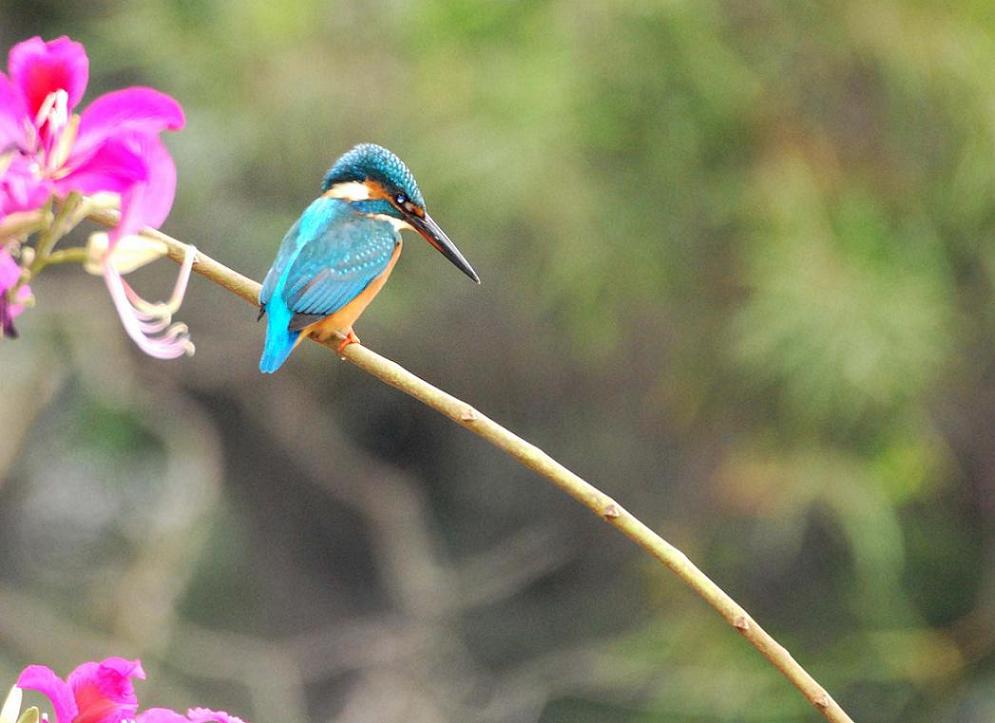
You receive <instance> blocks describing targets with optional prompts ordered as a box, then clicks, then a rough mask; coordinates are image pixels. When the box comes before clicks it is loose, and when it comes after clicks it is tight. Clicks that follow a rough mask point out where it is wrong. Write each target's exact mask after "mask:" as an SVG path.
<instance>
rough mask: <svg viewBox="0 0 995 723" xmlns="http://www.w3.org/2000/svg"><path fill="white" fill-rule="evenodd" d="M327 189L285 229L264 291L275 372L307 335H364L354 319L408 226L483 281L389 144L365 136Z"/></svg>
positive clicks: (352, 338) (268, 350) (337, 166)
mask: <svg viewBox="0 0 995 723" xmlns="http://www.w3.org/2000/svg"><path fill="white" fill-rule="evenodd" d="M321 191H322V193H321V195H320V196H319V197H318V198H317V199H315V200H314V201H313V202H312V203H311V205H310V206H308V207H307V209H305V211H304V212H303V213H302V214H301V216H300V218H298V219H297V221H296V222H295V223H294V225H293V226H291V227H290V230H289V231H287V234H286V235H285V236H284V237H283V241H282V242H281V244H280V248H279V250H278V251H277V254H276V259H275V260H274V261H273V265H272V266H271V267H270V269H269V271H268V272H267V274H266V277H265V279H264V280H263V285H262V288H261V290H260V293H259V317H258V318H259V319H262V318H263V316H264V315H265V316H266V322H267V323H266V341H265V343H264V345H263V352H262V356H261V358H260V360H259V370H260V371H261V372H263V373H264V374H272V373H273V372H275V371H276V370H278V369H279V368H280V367H281V366H283V363H284V362H285V361H286V360H287V358H288V357H289V356H290V354H291V352H293V350H294V349H295V348H296V347H297V345H298V344H300V342H301V341H303V340H304V339H306V338H308V337H314V338H316V339H318V340H319V341H327V340H329V339H330V338H331V337H333V336H339V337H341V338H342V341H341V343H340V344H339V345H338V352H339V354H341V353H342V352H343V350H344V349H345V347H346V346H348V345H349V344H353V343H358V342H359V337H357V336H356V333H355V331H354V330H353V328H352V327H353V324H355V323H356V319H358V318H359V316H360V314H362V313H363V311H365V310H366V307H367V306H368V305H369V303H370V302H371V301H372V300H373V297H375V296H376V295H377V294H378V293H379V292H380V290H381V289H382V288H383V285H384V283H385V282H386V281H387V277H389V276H390V273H391V271H393V269H394V265H395V264H396V263H397V259H398V257H399V256H400V255H401V234H400V232H401V231H402V230H413V231H416V232H418V233H419V234H420V235H421V236H422V237H423V238H424V239H425V240H426V241H428V243H429V244H431V245H432V246H434V247H435V248H436V249H437V250H438V251H439V252H441V253H442V255H443V256H445V257H446V258H447V259H449V261H451V262H452V263H453V264H454V265H455V266H456V268H458V269H459V270H460V271H462V272H463V273H464V274H466V275H467V276H469V277H470V278H471V279H473V281H475V282H476V283H478V284H479V283H480V277H479V276H478V275H477V272H476V271H474V270H473V267H472V266H470V263H469V262H468V261H467V260H466V258H464V256H463V254H462V253H460V251H459V249H458V248H456V245H455V244H454V243H453V242H452V241H450V240H449V237H448V236H446V234H445V232H444V231H443V230H442V229H441V228H440V227H439V225H438V224H437V223H436V222H435V221H434V220H432V217H431V216H429V215H428V212H427V211H426V209H425V199H424V197H423V196H422V193H421V191H420V190H419V188H418V184H417V183H416V182H415V177H414V176H413V175H412V173H411V171H410V170H409V169H408V167H407V166H406V165H404V163H403V162H402V161H401V159H400V158H398V157H397V156H396V155H394V154H393V153H391V152H390V151H389V150H387V149H386V148H384V147H383V146H378V145H376V144H373V143H361V144H359V145H357V146H355V147H354V148H352V149H351V150H349V151H347V152H346V153H345V154H343V155H342V156H341V157H340V158H339V159H338V160H337V161H335V163H334V164H333V165H332V167H331V168H330V169H329V170H328V172H327V173H326V174H325V176H324V179H323V180H322V184H321Z"/></svg>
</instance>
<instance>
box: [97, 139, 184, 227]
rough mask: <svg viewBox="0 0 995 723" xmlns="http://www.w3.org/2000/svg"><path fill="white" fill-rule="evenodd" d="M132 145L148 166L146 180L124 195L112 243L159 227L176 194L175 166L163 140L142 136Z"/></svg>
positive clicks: (136, 184)
mask: <svg viewBox="0 0 995 723" xmlns="http://www.w3.org/2000/svg"><path fill="white" fill-rule="evenodd" d="M133 143H134V148H135V150H136V152H137V153H139V154H140V155H141V157H142V158H143V159H144V162H145V163H146V164H147V168H148V175H147V180H145V181H144V182H138V183H135V184H134V185H133V186H131V188H129V189H127V190H126V191H124V193H122V194H121V221H120V223H118V226H117V228H116V229H114V232H113V233H112V234H111V242H112V243H113V242H114V241H116V240H117V239H119V238H121V237H122V236H127V235H129V234H133V233H138V232H139V231H141V230H142V228H143V227H145V226H151V227H153V228H158V227H159V225H160V224H161V223H162V222H163V221H165V220H166V217H167V216H168V215H169V210H170V209H171V208H172V207H173V198H174V197H175V195H176V164H175V163H173V158H172V156H170V155H169V151H168V150H166V147H165V146H164V145H163V144H162V141H160V140H159V139H158V138H156V137H155V136H139V137H137V138H135V139H133Z"/></svg>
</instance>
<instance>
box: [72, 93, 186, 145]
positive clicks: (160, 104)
mask: <svg viewBox="0 0 995 723" xmlns="http://www.w3.org/2000/svg"><path fill="white" fill-rule="evenodd" d="M184 123H186V119H185V118H184V116H183V108H182V107H180V104H179V103H177V102H176V101H175V100H173V99H172V98H170V97H169V96H168V95H166V94H165V93H160V92H159V91H158V90H154V89H152V88H138V87H136V88H124V89H123V90H116V91H114V92H112V93H106V94H104V95H102V96H100V97H99V98H97V99H96V100H95V101H93V103H91V104H90V105H89V106H88V107H87V109H86V110H85V111H83V115H82V116H81V117H80V122H79V134H78V136H77V138H76V146H75V148H74V149H73V156H81V155H84V154H86V153H88V152H89V151H90V150H91V149H93V148H94V147H96V146H97V145H99V144H100V143H102V142H103V141H104V140H105V139H107V138H111V137H119V136H121V135H124V134H132V133H137V134H141V135H146V136H151V135H156V134H157V133H160V132H162V131H177V130H179V129H181V128H182V127H183V125H184ZM71 162H72V161H70V163H71Z"/></svg>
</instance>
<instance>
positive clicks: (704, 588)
mask: <svg viewBox="0 0 995 723" xmlns="http://www.w3.org/2000/svg"><path fill="white" fill-rule="evenodd" d="M90 218H92V219H93V220H95V221H97V222H99V223H102V224H104V225H108V226H111V225H114V224H116V223H117V213H116V212H114V211H104V210H100V211H94V212H92V213H91V214H90ZM142 233H143V234H144V235H145V236H147V237H149V238H152V239H155V240H158V241H161V242H163V243H165V244H166V247H167V248H168V256H169V257H170V258H171V259H172V260H173V261H175V262H177V263H183V259H184V257H185V255H186V244H184V243H182V242H180V241H177V240H176V239H174V238H172V237H171V236H167V235H166V234H164V233H162V232H160V231H156V230H154V229H145V230H144V231H143V232H142ZM193 270H194V271H195V272H196V273H198V274H200V275H201V276H203V277H205V278H206V279H209V280H210V281H213V282H214V283H216V284H218V285H220V286H223V287H224V288H226V289H228V290H229V291H231V292H232V293H234V294H236V295H237V296H240V297H241V298H243V299H245V300H246V301H247V302H249V303H250V304H252V305H254V306H258V304H259V288H260V285H259V284H258V283H257V282H255V281H253V280H252V279H250V278H248V277H246V276H243V275H242V274H240V273H238V272H237V271H233V270H232V269H229V268H228V267H227V266H225V265H223V264H220V263H218V262H217V261H215V260H214V259H212V258H210V257H209V256H206V255H205V254H204V253H202V252H200V251H198V252H197V255H196V258H195V259H194V263H193ZM317 343H321V342H317ZM323 346H327V347H328V348H329V349H331V350H332V351H333V352H335V350H336V348H337V346H338V341H336V340H334V339H332V340H330V341H328V342H325V343H323ZM341 358H343V359H345V360H346V361H348V362H349V363H351V364H354V365H355V366H357V367H359V368H360V369H362V370H363V371H365V372H367V373H368V374H371V375H373V376H375V377H376V378H377V379H380V380H381V381H383V382H385V383H387V384H389V385H391V386H392V387H395V388H397V389H399V390H401V391H402V392H404V393H405V394H408V395H409V396H412V397H414V398H415V399H417V400H418V401H420V402H422V403H424V404H426V405H428V406H429V407H431V408H432V409H434V410H436V411H437V412H439V413H441V414H443V415H445V416H447V417H449V418H450V419H451V420H453V421H454V422H456V423H457V424H459V425H461V426H463V427H466V428H467V429H469V430H470V431H472V432H474V433H475V434H477V435H479V436H481V437H483V438H484V439H486V440H487V441H488V442H490V443H491V444H493V445H494V446H495V447H498V448H499V449H502V450H504V451H505V452H507V453H508V454H509V455H510V456H512V457H513V458H515V459H516V460H518V461H519V462H520V463H521V464H523V465H525V466H526V467H528V468H529V469H531V470H534V471H535V472H538V473H539V474H540V475H542V476H543V477H545V478H546V479H548V480H549V481H550V482H552V483H553V484H554V485H556V486H557V487H559V488H560V489H561V490H563V491H564V492H566V493H567V494H568V495H570V496H571V497H573V498H574V499H575V500H577V501H578V502H580V503H581V504H582V505H584V506H585V507H587V508H588V509H589V510H591V511H592V512H593V513H594V514H596V515H597V516H598V517H600V518H601V519H602V520H604V521H605V522H607V523H608V524H610V525H611V526H613V527H614V528H616V529H617V530H619V532H621V533H622V534H623V535H625V536H626V537H628V538H629V539H630V540H632V541H633V542H635V543H636V544H637V545H638V546H639V547H641V548H642V549H643V550H644V551H645V552H647V553H648V554H649V555H651V556H652V557H654V558H656V559H657V560H659V561H660V562H661V563H663V564H664V565H666V566H667V567H668V568H670V570H671V571H673V573H674V574H675V575H677V576H678V577H679V578H681V580H683V581H684V582H685V583H686V584H687V585H688V586H689V587H690V588H691V589H692V590H694V591H695V592H696V593H697V594H698V595H699V596H700V597H702V598H703V599H704V600H705V602H707V603H708V604H709V605H711V606H712V607H713V608H714V609H715V610H716V611H717V612H718V613H719V614H720V615H721V616H722V617H723V618H725V620H726V622H728V623H729V624H730V625H732V626H733V627H734V628H735V629H736V630H737V631H738V632H739V633H740V634H741V635H742V636H743V637H744V638H746V639H747V640H748V641H749V642H750V644H751V645H753V647H754V648H756V649H757V650H758V651H760V653H761V654H762V655H763V656H764V657H765V658H767V660H769V661H770V662H771V664H772V665H774V667H776V668H777V669H778V670H779V671H781V673H782V674H783V675H784V676H785V677H786V678H787V679H788V680H789V681H791V683H792V684H793V685H794V686H795V687H796V688H798V690H799V691H801V693H802V694H803V695H804V696H805V697H806V698H807V699H808V701H809V702H810V703H811V704H812V705H813V706H815V708H816V709H817V710H818V711H819V712H820V713H822V714H823V715H824V716H825V717H826V718H827V719H828V720H830V721H835V722H839V721H848V722H849V723H852V719H851V718H850V716H848V715H847V714H846V712H845V711H844V710H843V709H842V708H841V707H840V706H839V704H838V703H836V701H835V700H833V698H832V697H831V696H830V695H829V693H828V692H826V690H825V689H824V688H823V687H822V686H821V685H819V683H818V681H816V680H815V678H813V677H812V676H811V675H810V674H809V673H808V671H806V670H805V669H804V668H803V667H802V666H801V665H799V664H798V662H797V661H795V659H794V658H792V657H791V654H790V653H789V652H788V651H787V650H786V649H785V648H784V647H783V646H782V645H781V644H780V643H778V642H777V641H776V640H775V639H774V638H773V637H772V636H771V635H770V634H769V633H768V632H767V631H766V630H764V629H763V628H762V627H760V625H758V624H757V622H756V621H755V620H754V619H753V618H752V617H750V615H749V613H747V612H746V610H744V609H743V608H742V607H741V606H740V605H739V604H738V603H737V602H736V601H735V600H733V599H732V598H731V597H729V595H728V594H726V592H725V591H724V590H722V588H720V587H719V586H718V585H716V584H715V583H714V582H712V580H711V579H709V577H708V576H707V575H705V573H703V572H702V571H701V570H699V569H698V568H697V567H696V566H695V565H694V563H692V562H691V561H690V560H689V559H688V558H687V556H686V555H685V554H684V553H683V552H681V551H680V550H678V549H677V548H676V547H674V546H673V545H671V544H670V543H669V542H667V541H666V540H664V539H663V538H662V537H660V536H659V535H657V534H656V533H655V532H653V530H651V529H650V528H649V527H647V526H646V525H645V524H643V523H642V522H641V521H640V520H639V519H637V518H636V517H635V516H633V515H632V514H631V513H630V512H629V511H628V510H626V509H625V508H624V507H622V506H621V505H620V504H618V502H616V501H615V500H613V499H612V498H611V497H609V496H608V495H606V494H605V493H604V492H602V491H601V490H599V489H598V488H597V487H595V486H594V485H592V484H591V483H589V482H587V481H586V480H584V479H582V478H581V477H579V476H578V475H576V474H574V473H573V472H571V471H570V470H569V469H567V468H566V467H564V466H563V465H562V464H560V463H559V462H557V461H556V460H555V459H553V458H552V457H550V456H549V455H548V454H546V453H545V452H543V451H542V450H541V449H539V448H538V447H536V446H535V445H534V444H531V443H530V442H528V441H526V440H524V439H522V438H521V437H519V436H518V435H516V434H513V433H512V432H510V431H509V430H507V429H505V428H504V427H502V426H501V425H500V424H498V423H497V422H495V421H494V420H492V419H490V418H488V417H486V416H484V415H483V414H481V413H480V412H478V411H477V410H476V409H474V408H473V407H472V406H470V405H469V404H467V403H466V402H463V401H461V400H459V399H457V398H456V397H454V396H452V395H451V394H448V393H446V392H444V391H442V390H441V389H438V388H437V387H434V386H432V385H431V384H429V383H428V382H426V381H424V380H422V379H420V378H418V377H417V376H415V375H414V374H412V373H411V372H409V371H407V370H406V369H404V367H402V366H400V365H399V364H397V363H396V362H393V361H391V360H390V359H387V358H385V357H382V356H380V355H379V354H377V353H376V352H374V351H372V350H370V349H369V348H367V347H365V346H362V345H361V344H350V345H349V346H347V347H346V348H345V349H344V350H343V353H342V354H341Z"/></svg>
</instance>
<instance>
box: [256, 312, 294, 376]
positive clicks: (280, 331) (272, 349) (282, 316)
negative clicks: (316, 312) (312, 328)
mask: <svg viewBox="0 0 995 723" xmlns="http://www.w3.org/2000/svg"><path fill="white" fill-rule="evenodd" d="M268 307H269V308H267V309H266V311H267V312H268V315H267V319H266V321H267V323H266V343H265V345H264V346H263V355H262V357H261V358H260V359H259V371H261V372H262V373H263V374H272V373H273V372H275V371H276V370H277V369H279V368H280V367H281V366H283V362H285V361H287V357H288V356H290V352H292V351H293V350H294V346H295V345H296V344H297V337H299V336H300V335H301V333H300V332H299V331H291V330H290V329H288V328H287V327H288V326H289V325H290V319H291V317H292V316H293V315H292V313H291V311H290V309H288V308H287V307H286V306H285V305H283V304H269V305H268Z"/></svg>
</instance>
